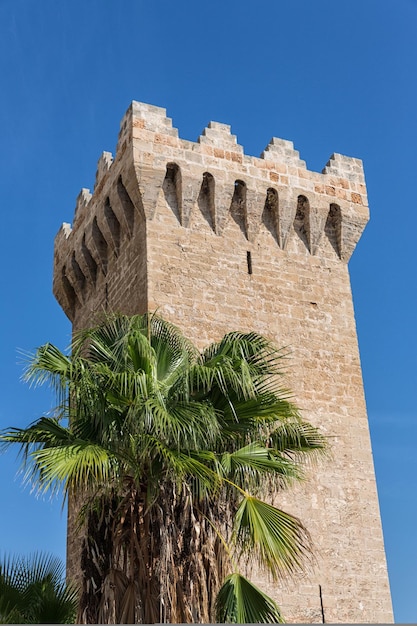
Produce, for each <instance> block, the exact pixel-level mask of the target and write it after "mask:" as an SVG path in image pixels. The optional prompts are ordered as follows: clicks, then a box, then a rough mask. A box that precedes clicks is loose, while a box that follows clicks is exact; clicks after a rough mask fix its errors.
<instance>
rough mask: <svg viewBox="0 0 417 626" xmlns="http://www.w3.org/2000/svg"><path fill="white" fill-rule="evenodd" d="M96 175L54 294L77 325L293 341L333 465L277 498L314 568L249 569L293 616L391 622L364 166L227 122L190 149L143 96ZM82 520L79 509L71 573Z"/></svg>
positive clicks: (299, 396) (307, 399)
mask: <svg viewBox="0 0 417 626" xmlns="http://www.w3.org/2000/svg"><path fill="white" fill-rule="evenodd" d="M191 157H192V158H191ZM97 180H98V182H97V185H96V188H95V190H94V193H93V196H92V197H91V198H90V196H89V194H88V193H87V192H84V191H83V192H82V194H81V196H80V197H79V200H78V201H77V218H76V219H75V221H74V227H73V229H72V230H71V229H70V228H69V227H68V225H66V226H65V227H64V228H63V229H61V231H60V232H59V233H58V235H57V238H56V241H55V267H54V293H55V295H56V298H57V299H58V301H59V303H60V304H61V306H62V307H63V309H64V311H65V312H66V314H67V315H68V317H69V318H70V320H71V321H72V323H73V328H74V330H78V329H80V328H83V327H85V326H87V325H90V324H92V323H93V322H94V320H95V318H96V317H97V316H98V315H99V314H100V313H101V311H103V310H107V311H122V312H125V313H128V314H132V313H143V312H145V311H147V310H158V312H159V313H160V314H161V315H163V316H164V317H166V318H168V319H170V320H171V321H173V322H174V323H176V324H177V325H178V326H180V327H181V328H182V329H183V331H184V332H185V333H186V335H187V336H189V337H190V338H191V339H193V340H194V341H195V342H196V343H197V344H198V345H199V346H200V347H201V348H203V347H204V346H205V345H207V344H208V343H209V342H211V341H213V340H216V339H219V338H220V337H221V336H222V335H223V334H224V333H225V332H227V331H230V330H243V331H251V330H255V331H258V332H260V333H263V334H266V335H268V336H269V337H271V338H273V339H274V340H275V342H276V343H277V344H278V345H279V346H286V347H287V349H288V350H289V351H290V353H291V354H290V357H289V358H288V360H287V365H288V372H287V377H288V381H287V383H288V386H289V387H290V388H292V389H293V390H294V399H295V401H296V402H297V403H298V405H299V406H300V407H301V409H302V411H303V415H305V417H306V418H307V419H308V420H310V421H311V422H312V423H314V424H316V425H317V426H319V427H320V428H321V429H322V431H323V432H324V433H325V434H326V435H328V436H329V439H330V442H331V445H332V458H331V459H329V460H327V461H325V462H322V463H320V464H319V465H318V466H317V467H314V468H311V469H310V470H309V471H308V473H307V474H308V480H306V482H305V483H304V484H303V485H298V486H296V487H295V489H293V490H291V491H290V492H288V493H286V492H280V493H277V494H275V496H274V501H275V503H276V504H278V505H280V506H282V507H283V508H284V509H287V510H289V511H290V512H291V513H294V514H296V515H297V516H299V517H300V518H301V519H302V520H303V521H304V523H305V524H306V526H307V527H308V529H309V530H310V533H311V535H312V538H313V541H314V545H315V550H316V552H315V556H316V562H315V565H314V567H312V568H311V569H310V570H309V571H308V572H306V573H305V575H304V576H302V577H300V578H299V579H297V580H288V581H286V582H285V583H283V584H281V585H277V584H275V583H273V582H272V581H271V580H270V579H269V578H268V576H267V575H266V574H265V573H263V572H256V571H255V572H254V571H253V570H252V571H251V572H250V573H251V575H252V578H255V581H256V582H258V583H259V584H260V586H261V587H262V588H263V589H264V590H265V591H267V592H268V593H270V594H271V595H272V596H274V597H275V598H276V599H277V601H278V602H279V603H280V605H281V607H282V609H283V612H284V615H285V616H286V618H287V619H288V620H289V621H295V622H321V621H322V618H323V613H324V618H325V620H326V622H355V623H359V622H362V623H364V622H368V623H369V622H385V621H390V620H392V608H391V600H390V591H389V584H388V577H387V569H386V562H385V554H384V545H383V537H382V530H381V523H380V518H379V508H378V497H377V492H376V484H375V475H374V468H373V462H372V453H371V444H370V439H369V430H368V422H367V415H366V406H365V400H364V393H363V384H362V376H361V366H360V360H359V352H358V346H357V338H356V328H355V319H354V311H353V304H352V297H351V290H350V281H349V273H348V268H347V264H346V263H347V261H348V260H349V258H350V256H351V254H352V252H353V250H354V248H355V246H356V243H357V241H358V240H359V238H360V236H361V233H362V231H363V229H364V227H365V225H366V222H367V220H368V217H369V213H368V208H367V199H366V186H365V182H364V174H363V168H362V163H361V161H360V160H359V159H352V158H349V157H345V156H342V155H339V154H335V155H333V156H332V157H331V159H330V160H329V162H328V164H327V165H326V167H325V168H324V171H323V173H322V174H320V173H317V172H309V171H308V170H307V169H306V168H305V164H304V162H303V161H300V158H299V155H298V152H296V151H295V150H294V148H293V145H292V143H291V142H289V141H285V140H281V139H276V138H274V139H273V140H271V142H270V144H269V145H268V147H267V148H266V150H265V152H264V153H263V155H262V157H261V158H255V157H248V156H246V155H244V153H243V149H242V147H241V146H239V145H238V144H237V141H236V137H235V136H234V135H232V134H231V132H230V127H229V126H227V125H225V124H219V123H215V122H211V123H210V124H209V126H208V128H207V129H206V130H205V131H204V134H203V135H202V136H201V137H200V139H199V142H198V143H192V142H190V141H185V140H182V139H180V138H178V133H177V131H176V129H174V128H172V123H171V120H169V119H168V118H167V117H166V115H165V110H164V109H160V108H158V107H153V106H150V105H146V104H141V103H137V102H134V103H133V104H132V105H131V107H130V108H129V110H128V111H127V113H126V115H125V117H124V119H123V120H122V123H121V129H120V134H119V142H118V147H117V152H116V155H115V157H114V160H113V161H112V160H111V157H110V155H108V154H107V153H105V156H104V157H103V158H102V159H101V161H100V162H99V167H98V175H97ZM249 260H250V263H249ZM74 514H75V507H74V506H73V504H72V503H71V502H70V507H69V531H68V567H69V573H70V574H71V575H75V574H76V572H77V568H78V567H79V566H78V563H77V559H78V554H79V553H78V549H79V548H78V547H77V546H79V544H78V540H79V538H77V532H76V526H75V523H74Z"/></svg>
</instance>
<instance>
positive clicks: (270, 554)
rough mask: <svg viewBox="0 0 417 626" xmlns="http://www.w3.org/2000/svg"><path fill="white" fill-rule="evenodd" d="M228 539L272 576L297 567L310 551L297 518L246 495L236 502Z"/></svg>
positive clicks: (275, 576) (300, 566) (309, 541)
mask: <svg viewBox="0 0 417 626" xmlns="http://www.w3.org/2000/svg"><path fill="white" fill-rule="evenodd" d="M232 540H233V543H234V544H235V545H236V546H237V547H238V550H240V551H241V552H242V553H246V554H249V553H252V554H253V555H254V556H256V557H257V558H258V560H259V562H260V563H261V564H262V565H263V566H265V567H267V568H268V570H269V571H270V572H271V573H272V576H273V577H274V578H275V579H278V578H282V577H284V576H285V575H287V574H294V573H295V572H297V571H300V570H301V569H302V566H303V563H304V562H305V560H306V558H308V557H309V556H310V555H311V540H310V536H309V534H308V532H307V530H306V529H305V527H304V526H303V524H302V523H301V522H300V520H299V519H297V518H296V517H293V516H292V515H289V514H288V513H285V512H284V511H281V510H280V509H277V508H276V507H274V506H272V505H271V504H268V503H266V502H263V501H262V500H260V499H258V498H255V497H253V496H249V495H246V496H245V497H244V498H243V499H242V502H241V503H240V505H239V508H238V511H237V513H236V516H235V520H234V529H233V537H232Z"/></svg>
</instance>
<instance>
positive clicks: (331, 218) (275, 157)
mask: <svg viewBox="0 0 417 626" xmlns="http://www.w3.org/2000/svg"><path fill="white" fill-rule="evenodd" d="M168 187H169V188H170V191H171V192H172V193H171V195H173V198H172V199H171V201H170V205H171V208H172V210H173V212H174V214H175V216H176V218H177V220H178V223H179V224H180V225H181V227H183V228H185V229H187V228H190V221H191V217H192V214H193V212H194V211H198V210H199V204H201V203H200V202H199V200H201V197H202V196H203V195H204V196H205V198H206V205H207V206H206V210H208V215H207V221H208V222H209V224H210V227H211V229H212V231H213V233H215V234H216V235H217V236H227V235H226V234H225V227H226V225H227V222H228V220H229V219H231V218H232V217H234V218H235V219H238V221H240V226H241V236H242V237H243V238H246V240H247V241H248V243H251V244H256V242H257V236H258V233H259V229H260V226H261V224H262V223H263V222H265V221H267V220H269V222H271V223H272V224H273V226H272V228H273V230H274V237H275V241H276V246H277V248H280V249H281V250H285V249H286V248H287V244H288V240H289V238H290V237H291V236H296V233H298V235H299V236H301V237H302V238H303V239H304V242H305V245H306V249H307V251H308V253H309V254H311V255H315V256H320V255H321V254H322V246H321V242H322V240H323V239H324V238H325V236H326V233H327V234H329V233H330V232H331V233H332V236H333V239H334V241H333V242H332V243H333V247H334V250H335V252H336V255H337V256H338V257H339V259H340V260H341V261H342V262H347V261H348V260H349V258H350V256H351V254H352V252H353V250H354V248H355V246H356V244H357V242H358V240H359V238H360V236H361V233H362V231H363V229H364V227H365V225H366V223H367V221H368V219H369V211H368V202H367V194H366V186H365V179H364V173H363V167H362V162H361V161H360V160H359V159H355V158H350V157H345V156H343V155H340V154H333V155H332V156H331V157H330V160H329V161H328V163H327V165H326V166H325V168H324V169H323V172H322V173H318V172H312V171H309V170H307V168H306V164H305V162H304V161H302V160H301V159H300V157H299V153H298V152H297V151H296V150H294V146H293V143H292V142H291V141H287V140H284V139H278V138H276V137H273V138H272V139H271V141H270V142H269V144H268V145H267V146H266V148H265V150H264V151H263V152H262V154H261V156H260V157H259V158H258V157H254V156H248V155H245V153H244V151H243V147H242V146H240V145H239V144H238V143H237V138H236V136H235V135H233V134H232V133H231V129H230V126H228V125H227V124H221V123H219V122H210V123H209V125H208V126H207V128H205V129H204V131H203V133H202V135H200V137H199V138H198V141H197V142H196V143H194V142H191V141H187V140H184V139H181V138H179V136H178V131H177V130H176V129H175V128H174V127H173V126H172V120H171V119H170V118H168V117H167V116H166V111H165V109H163V108H159V107H155V106H151V105H148V104H143V103H140V102H132V104H131V106H130V107H129V109H128V111H127V112H126V114H125V116H124V118H123V120H122V122H121V126H120V133H119V139H118V144H117V151H116V155H115V158H114V159H113V157H112V155H111V153H110V152H103V154H102V156H101V157H100V159H99V161H98V165H97V172H96V180H95V185H94V190H93V193H92V194H91V193H90V191H89V190H87V189H82V190H81V192H80V194H79V196H78V198H77V202H76V207H75V217H74V223H73V228H72V229H71V228H70V227H69V225H67V224H64V225H63V227H62V228H61V230H60V231H59V233H58V235H57V238H56V243H55V276H54V293H55V295H56V297H57V299H58V301H59V302H60V304H61V306H62V307H63V308H64V310H65V312H66V313H67V315H68V317H69V318H70V319H71V320H72V319H73V318H74V315H75V309H76V308H77V306H79V305H80V304H82V303H83V302H84V301H85V300H86V299H90V297H91V291H94V290H95V287H96V282H97V279H98V275H99V274H100V273H101V274H102V275H103V276H105V275H106V273H107V268H108V263H109V257H110V256H112V255H113V256H117V255H118V254H119V250H120V246H123V245H125V242H126V239H129V238H131V237H132V236H133V228H134V222H135V216H136V217H138V216H140V220H141V223H142V227H143V228H145V230H146V222H147V221H149V220H152V219H153V218H154V215H155V211H156V207H157V203H158V198H159V195H160V194H161V193H163V192H164V189H165V191H166V189H167V188H168Z"/></svg>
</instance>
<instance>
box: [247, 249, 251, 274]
mask: <svg viewBox="0 0 417 626" xmlns="http://www.w3.org/2000/svg"><path fill="white" fill-rule="evenodd" d="M246 261H247V263H248V274H252V253H251V251H250V250H248V251H247V252H246Z"/></svg>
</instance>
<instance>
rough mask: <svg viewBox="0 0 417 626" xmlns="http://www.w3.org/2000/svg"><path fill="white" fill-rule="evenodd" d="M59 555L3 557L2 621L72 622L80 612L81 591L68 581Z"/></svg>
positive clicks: (0, 569) (0, 575)
mask: <svg viewBox="0 0 417 626" xmlns="http://www.w3.org/2000/svg"><path fill="white" fill-rule="evenodd" d="M64 574H65V570H64V566H63V564H62V563H61V561H60V560H59V559H57V558H55V557H52V556H47V555H42V554H34V555H32V556H30V557H26V558H25V557H14V558H10V557H9V558H7V557H5V558H4V559H3V560H2V561H0V623H1V624H68V623H73V622H74V620H75V616H76V613H77V595H76V592H75V590H74V589H72V588H71V587H69V586H67V585H66V583H65V577H64Z"/></svg>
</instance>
